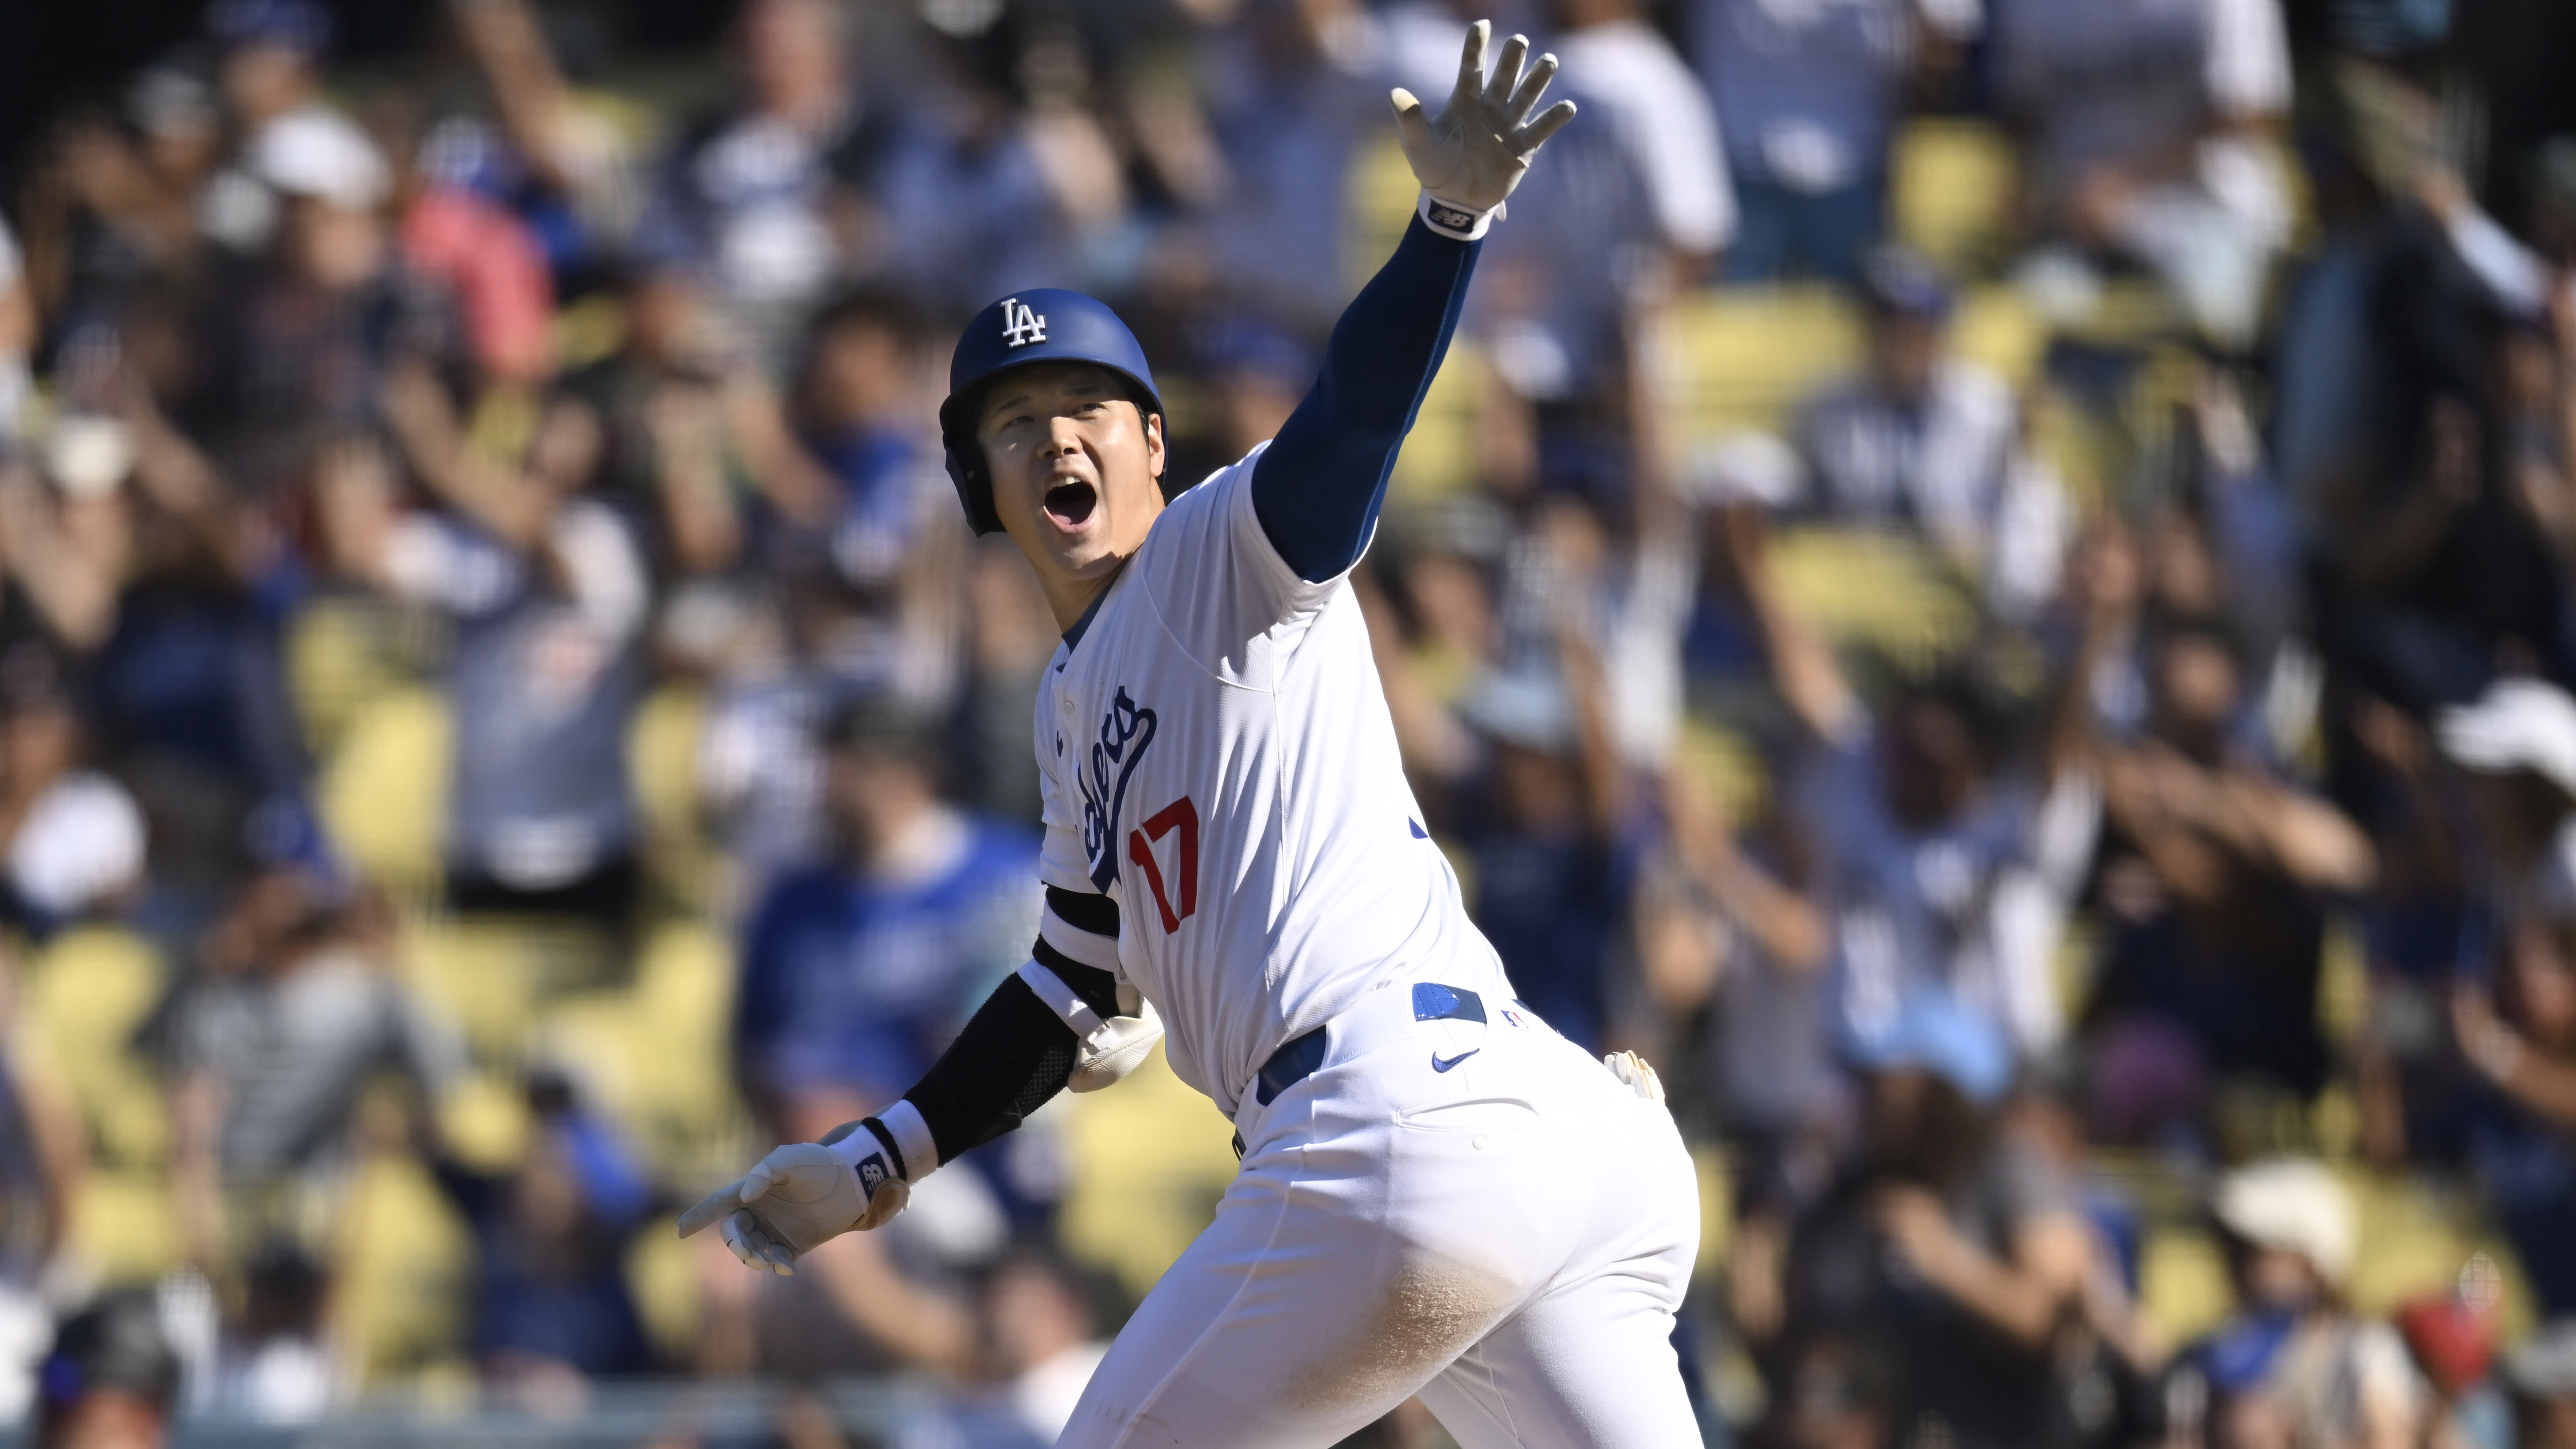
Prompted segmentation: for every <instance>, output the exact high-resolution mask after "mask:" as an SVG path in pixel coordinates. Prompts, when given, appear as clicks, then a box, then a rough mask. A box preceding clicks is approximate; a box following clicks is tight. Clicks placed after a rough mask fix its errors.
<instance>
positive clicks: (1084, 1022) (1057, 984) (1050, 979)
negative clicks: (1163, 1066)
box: [1020, 961, 1163, 1092]
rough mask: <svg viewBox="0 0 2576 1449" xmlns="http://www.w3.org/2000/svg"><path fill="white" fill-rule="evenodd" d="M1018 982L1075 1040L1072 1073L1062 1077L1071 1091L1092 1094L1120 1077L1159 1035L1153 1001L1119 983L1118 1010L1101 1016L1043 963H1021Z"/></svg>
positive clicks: (1142, 1057)
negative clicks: (1063, 1025)
mask: <svg viewBox="0 0 2576 1449" xmlns="http://www.w3.org/2000/svg"><path fill="white" fill-rule="evenodd" d="M1020 980H1021V981H1022V982H1024V983H1026V984H1027V986H1028V988H1029V990H1030V991H1032V992H1034V993H1036V995H1037V998H1038V1000H1040V1001H1043V1002H1045V1003H1046V1005H1047V1009H1048V1010H1050V1011H1052V1012H1054V1013H1055V1014H1056V1017H1057V1019H1058V1020H1060V1021H1062V1022H1063V1023H1064V1024H1065V1025H1066V1026H1067V1027H1069V1028H1071V1029H1072V1031H1073V1034H1074V1035H1075V1036H1076V1037H1078V1038H1080V1041H1081V1045H1080V1046H1079V1048H1078V1049H1077V1051H1076V1054H1075V1057H1074V1063H1073V1074H1072V1076H1070V1077H1069V1078H1067V1079H1066V1081H1065V1085H1066V1086H1067V1087H1069V1088H1071V1089H1072V1090H1074V1091H1077V1092H1097V1091H1099V1090H1100V1089H1101V1088H1103V1087H1106V1086H1108V1085H1109V1084H1110V1083H1112V1082H1115V1081H1117V1080H1118V1079H1119V1078H1121V1077H1124V1076H1126V1075H1127V1074H1128V1073H1129V1072H1132V1071H1134V1070H1136V1067H1137V1064H1138V1063H1140V1062H1142V1061H1144V1060H1145V1057H1146V1055H1147V1054H1148V1053H1150V1052H1151V1051H1153V1049H1154V1043H1156V1042H1158V1041H1161V1040H1162V1039H1163V1019H1162V1018H1161V1017H1159V1016H1156V1015H1155V1014H1154V1004H1153V1003H1152V1002H1150V1001H1147V1000H1146V999H1145V998H1144V997H1143V996H1142V995H1140V994H1138V992H1137V990H1136V988H1135V987H1133V986H1129V985H1127V984H1126V983H1125V982H1120V983H1119V986H1118V1012H1119V1014H1118V1015H1116V1016H1110V1017H1104V1016H1102V1015H1101V1014H1100V1013H1099V1012H1097V1011H1094V1010H1093V1009H1092V1007H1091V1003H1090V1002H1087V1001H1085V1000H1083V999H1082V997H1081V996H1080V995H1079V994H1078V993H1076V992H1075V991H1074V989H1073V988H1072V987H1070V986H1068V985H1066V984H1065V981H1064V978H1063V977H1061V976H1058V975H1057V974H1055V972H1054V971H1053V970H1051V969H1050V968H1048V967H1047V966H1046V965H1045V963H1043V962H1039V961H1031V962H1029V963H1028V964H1027V965H1025V966H1022V967H1021V968H1020Z"/></svg>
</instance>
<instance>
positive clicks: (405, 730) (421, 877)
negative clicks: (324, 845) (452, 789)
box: [316, 686, 453, 894]
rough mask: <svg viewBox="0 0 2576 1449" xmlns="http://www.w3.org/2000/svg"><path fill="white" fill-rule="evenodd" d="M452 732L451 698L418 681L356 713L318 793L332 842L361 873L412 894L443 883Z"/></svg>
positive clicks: (328, 762)
mask: <svg viewBox="0 0 2576 1449" xmlns="http://www.w3.org/2000/svg"><path fill="white" fill-rule="evenodd" d="M452 738H453V727H452V722H451V720H450V717H449V714H448V710H447V702H446V701H445V700H443V699H441V698H440V697H439V696H438V695H437V694H435V693H433V692H432V691H430V690H427V689H422V688H418V687H416V686H404V687H399V688H395V689H392V690H390V691H388V692H386V693H384V694H382V695H380V696H378V697H377V698H376V699H374V700H373V701H371V702H369V703H368V704H366V705H364V706H362V707H361V708H360V709H359V710H358V712H357V713H356V714H355V715H354V716H353V717H352V718H351V719H350V721H349V724H348V728H347V731H346V733H345V735H344V736H343V737H342V739H341V741H340V745H339V748H338V749H336V750H334V751H333V752H332V753H331V755H330V757H329V758H328V759H327V760H325V761H324V763H323V766H322V770H321V779H320V781H319V784H318V787H317V790H316V795H317V797H318V804H319V807H320V810H321V814H322V819H323V823H324V824H325V825H326V826H327V827H328V828H329V829H330V832H331V839H332V841H333V842H334V843H335V844H336V845H337V846H338V847H339V849H340V851H341V854H342V855H343V856H344V857H345V858H346V859H347V860H348V862H349V863H350V865H351V866H352V867H354V868H355V869H356V870H357V871H358V872H359V873H360V874H361V875H364V876H366V877H368V878H369V879H371V880H375V881H377V882H379V883H381V884H383V885H385V886H387V887H389V888H392V889H395V890H399V891H406V892H410V893H416V894H426V893H428V892H430V891H433V890H435V889H436V888H437V886H438V882H439V880H440V847H441V844H442V843H443V840H444V837H445V834H446V829H447V778H448V753H449V750H450V749H451V748H452V745H451V741H452Z"/></svg>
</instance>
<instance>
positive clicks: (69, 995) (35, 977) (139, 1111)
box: [19, 926, 170, 1168]
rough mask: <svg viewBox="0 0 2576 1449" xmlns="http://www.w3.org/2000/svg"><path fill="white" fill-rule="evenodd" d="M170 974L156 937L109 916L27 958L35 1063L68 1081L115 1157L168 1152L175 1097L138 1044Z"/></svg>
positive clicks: (144, 1161)
mask: <svg viewBox="0 0 2576 1449" xmlns="http://www.w3.org/2000/svg"><path fill="white" fill-rule="evenodd" d="M164 981H165V974H164V971H163V969H162V964H161V957H160V954H159V953H158V952H156V951H155V950H154V949H153V948H152V946H151V944H150V943H148V942H146V941H145V940H144V939H143V938H142V937H140V936H137V935H135V934H133V933H132V932H130V931H124V930H119V929H117V928H115V927H110V926H89V927H83V928H80V929H77V930H72V931H66V932H64V933H63V934H62V935H59V936H56V937H55V938H54V939H53V940H52V941H51V942H49V943H47V944H46V946H45V948H44V949H43V950H41V951H39V952H37V953H36V955H35V957H34V959H33V960H32V961H30V962H29V963H28V966H27V973H26V982H25V995H24V997H23V999H22V1005H21V1010H22V1011H23V1013H24V1016H23V1019H22V1021H21V1023H20V1027H19V1029H20V1031H21V1032H23V1033H24V1034H25V1036H26V1037H27V1039H28V1042H29V1045H30V1047H31V1048H32V1050H31V1051H30V1053H29V1055H30V1059H31V1060H30V1067H31V1069H33V1070H36V1071H40V1072H43V1073H45V1074H47V1075H48V1076H49V1077H50V1078H51V1079H52V1080H53V1081H54V1082H56V1083H58V1084H59V1085H60V1086H61V1087H62V1088H63V1089H64V1092H65V1095H66V1096H68V1097H69V1099H70V1100H71V1101H72V1102H73V1104H74V1105H75V1106H77V1108H78V1109H79V1111H80V1115H81V1119H82V1122H83V1124H84V1126H86V1127H87V1129H88V1131H89V1134H90V1138H91V1141H92V1142H93V1143H95V1144H96V1147H97V1150H98V1152H99V1155H100V1157H101V1158H102V1160H103V1161H104V1162H106V1163H108V1164H112V1165H121V1166H131V1167H136V1168H145V1167H158V1166H159V1165H160V1164H161V1163H162V1162H163V1161H165V1160H166V1159H167V1157H168V1155H169V1151H170V1114H169V1105H168V1099H167V1097H166V1096H165V1095H164V1092H163V1088H162V1084H161V1078H160V1075H159V1073H158V1072H157V1071H156V1070H155V1069H154V1066H153V1064H152V1063H150V1062H148V1061H146V1060H145V1059H144V1058H143V1057H142V1056H141V1055H140V1054H138V1053H137V1052H136V1051H135V1049H134V1033H135V1031H136V1029H137V1028H138V1027H140V1026H141V1025H142V1024H143V1020H144V1018H145V1017H147V1016H149V1015H150V1014H151V1013H152V1009H153V1008H154V1007H155V1006H156V1005H158V1004H159V1003H160V1000H161V996H162V992H163V989H164Z"/></svg>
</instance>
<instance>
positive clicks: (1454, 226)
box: [1415, 191, 1503, 241]
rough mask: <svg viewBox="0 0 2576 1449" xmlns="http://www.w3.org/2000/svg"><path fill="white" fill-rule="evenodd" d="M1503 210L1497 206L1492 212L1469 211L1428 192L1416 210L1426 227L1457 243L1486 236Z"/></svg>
mask: <svg viewBox="0 0 2576 1449" xmlns="http://www.w3.org/2000/svg"><path fill="white" fill-rule="evenodd" d="M1502 210H1503V209H1502V208H1501V207H1499V206H1497V207H1495V208H1494V209H1493V210H1491V211H1469V210H1467V209H1466V208H1465V207H1462V206H1452V205H1450V204H1449V203H1448V202H1445V201H1442V200H1440V199H1439V198H1438V197H1435V196H1433V195H1432V194H1431V193H1430V192H1428V191H1426V192H1424V193H1422V201H1421V203H1420V204H1419V205H1418V206H1417V207H1416V208H1415V214H1417V215H1419V216H1420V217H1421V218H1422V224H1423V225H1424V226H1427V227H1429V228H1431V229H1432V230H1433V231H1436V232H1438V233H1440V234H1441V235H1442V236H1445V237H1449V238H1451V239H1452V240H1456V241H1476V240H1479V239H1481V238H1482V237H1483V236H1484V235H1485V231H1486V229H1487V228H1488V227H1491V226H1492V225H1493V224H1494V218H1495V217H1497V216H1499V215H1501V214H1502Z"/></svg>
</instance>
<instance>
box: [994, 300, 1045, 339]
mask: <svg viewBox="0 0 2576 1449" xmlns="http://www.w3.org/2000/svg"><path fill="white" fill-rule="evenodd" d="M1002 336H1003V338H1004V340H1006V341H1008V342H1009V343H1010V344H1011V345H1012V346H1013V347H1026V346H1028V345H1029V344H1030V343H1032V342H1044V341H1046V314H1045V313H1043V312H1037V311H1033V310H1031V309H1030V307H1029V304H1028V303H1026V302H1023V301H1021V300H1020V299H1019V298H1017V297H1004V298H1003V299H1002Z"/></svg>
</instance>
